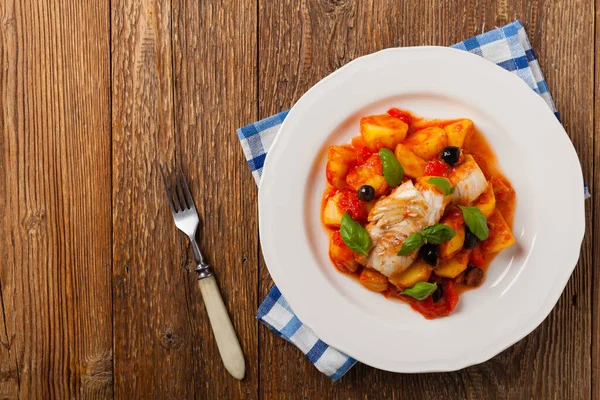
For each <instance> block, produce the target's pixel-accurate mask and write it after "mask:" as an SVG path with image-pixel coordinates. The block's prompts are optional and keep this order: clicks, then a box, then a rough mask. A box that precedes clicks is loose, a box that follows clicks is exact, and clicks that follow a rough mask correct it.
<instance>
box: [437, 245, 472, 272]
mask: <svg viewBox="0 0 600 400" xmlns="http://www.w3.org/2000/svg"><path fill="white" fill-rule="evenodd" d="M470 256H471V250H469V249H462V250H461V251H460V252H459V253H458V254H457V255H456V256H455V257H454V258H451V259H449V260H445V261H441V262H440V264H439V265H438V266H437V268H436V269H435V274H436V275H437V276H441V277H442V278H456V277H457V276H458V275H459V274H460V273H461V272H463V271H464V270H466V269H467V265H469V257H470Z"/></svg>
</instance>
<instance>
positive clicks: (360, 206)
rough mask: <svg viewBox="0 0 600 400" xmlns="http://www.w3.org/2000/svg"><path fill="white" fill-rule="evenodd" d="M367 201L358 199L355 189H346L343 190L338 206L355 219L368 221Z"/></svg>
mask: <svg viewBox="0 0 600 400" xmlns="http://www.w3.org/2000/svg"><path fill="white" fill-rule="evenodd" d="M365 204H366V203H365V202H363V201H360V200H359V199H358V193H356V191H354V190H344V191H342V192H341V196H340V200H339V202H338V206H339V208H340V211H341V212H342V213H345V212H347V213H348V214H349V215H350V216H351V217H352V219H353V220H355V221H360V222H366V221H367V216H368V213H367V208H366V206H365Z"/></svg>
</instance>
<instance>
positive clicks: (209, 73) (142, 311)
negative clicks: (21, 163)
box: [112, 0, 257, 398]
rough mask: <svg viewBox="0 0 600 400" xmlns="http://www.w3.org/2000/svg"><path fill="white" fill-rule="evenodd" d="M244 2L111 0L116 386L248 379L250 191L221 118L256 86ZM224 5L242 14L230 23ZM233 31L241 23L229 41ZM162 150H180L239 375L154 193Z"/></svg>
mask: <svg viewBox="0 0 600 400" xmlns="http://www.w3.org/2000/svg"><path fill="white" fill-rule="evenodd" d="M247 5H249V6H250V9H244V8H243V7H242V5H239V6H236V5H228V4H226V3H225V2H223V4H205V3H204V2H202V3H201V4H198V3H187V2H184V1H181V2H173V4H171V2H170V1H166V0H165V1H156V2H155V1H134V0H131V1H126V2H115V3H114V4H113V30H112V42H113V71H114V74H113V138H114V146H113V184H114V190H115V196H114V221H113V223H114V279H115V313H114V318H115V376H116V380H115V394H116V395H117V396H118V397H119V396H122V397H131V396H132V395H134V394H135V395H136V396H143V395H149V394H160V396H161V397H168V398H172V397H175V398H180V397H192V396H198V393H206V394H207V396H208V397H214V395H215V394H217V393H221V394H222V393H228V394H229V395H230V396H233V397H246V396H247V395H248V394H251V395H252V393H254V394H255V392H256V377H257V365H256V364H254V365H253V364H252V363H251V360H254V359H255V358H256V352H257V350H256V349H257V327H256V322H255V321H254V318H253V315H254V312H255V308H256V303H257V301H256V287H257V255H256V248H257V242H256V236H255V232H256V229H257V228H256V217H255V216H254V213H253V208H252V206H251V205H252V204H254V203H255V197H256V195H255V189H254V188H253V187H252V186H250V190H247V191H244V190H241V187H242V182H248V181H247V179H248V178H249V177H250V175H249V173H248V172H247V171H246V169H245V168H246V167H245V165H244V163H243V158H242V156H241V152H240V149H239V144H238V143H237V139H236V135H235V130H234V128H235V127H236V126H238V125H241V124H242V123H243V122H245V121H247V120H251V119H252V118H253V117H255V116H256V111H255V109H256V106H255V103H253V102H252V101H250V102H248V103H246V104H244V103H241V102H239V99H240V98H245V97H248V96H249V97H253V96H255V95H254V92H253V91H254V90H255V89H254V88H255V86H256V84H255V78H254V77H255V72H254V70H253V65H255V59H256V56H255V53H254V48H255V39H253V36H252V35H251V32H252V29H253V25H252V21H255V15H256V12H255V11H254V12H253V11H252V7H253V6H252V3H250V2H247ZM234 17H239V18H243V19H244V21H246V23H245V24H244V29H245V30H244V31H240V28H239V25H238V24H237V23H236V22H235V21H236V20H235V18H234ZM240 32H245V33H244V35H242V36H241V38H242V40H241V41H240V40H239V39H240V36H239V35H240ZM202 36H204V40H199V39H198V37H202ZM234 39H236V41H235V42H236V43H237V44H233V42H234ZM217 45H219V47H216V46H217ZM218 49H225V50H226V51H225V52H221V51H216V50H218ZM242 56H250V57H251V58H250V61H249V63H248V64H247V67H246V68H245V69H237V68H236V64H234V63H232V62H230V61H231V60H232V57H242ZM173 61H175V66H176V68H175V69H173V68H172V66H173ZM254 68H255V67H254ZM248 72H249V73H248ZM173 79H175V81H176V83H177V84H176V85H175V83H174V82H173ZM173 96H175V101H174V100H173ZM174 104H177V106H176V107H175V108H174ZM174 118H176V121H177V122H176V123H175V124H174ZM173 158H177V159H179V160H180V161H181V162H182V164H183V165H184V169H185V171H186V173H187V176H188V178H189V180H190V185H191V189H192V192H193V195H194V197H195V200H196V204H197V206H198V210H199V212H200V214H201V215H202V216H203V217H204V218H203V219H204V221H203V222H204V227H203V229H202V231H203V234H202V235H200V236H199V238H200V241H201V245H202V247H203V248H204V249H205V250H206V253H207V258H208V259H209V261H211V262H212V263H213V264H214V266H215V270H216V274H217V277H218V281H219V284H220V287H221V290H222V293H223V297H224V300H225V302H226V305H227V306H228V309H229V311H230V312H231V313H232V316H233V323H234V326H235V327H236V329H237V331H238V333H239V336H240V339H241V342H242V346H243V348H244V350H245V351H246V354H247V356H248V358H249V359H250V360H249V362H248V378H247V379H246V380H245V381H244V382H242V383H238V382H235V381H234V380H233V378H231V377H230V376H229V375H227V373H226V372H225V370H224V368H223V366H222V363H221V360H220V358H219V355H218V352H217V348H216V344H215V342H214V338H213V337H212V332H211V331H210V328H209V325H208V319H207V315H206V313H205V310H204V307H203V305H202V300H201V297H200V293H199V291H198V288H197V285H196V274H195V273H194V272H193V267H194V265H193V264H192V263H191V260H192V256H191V252H190V251H189V249H188V245H187V241H186V239H185V237H184V236H182V235H181V234H180V233H179V232H178V231H177V230H176V228H175V226H174V224H173V220H172V217H171V215H170V212H169V209H168V206H167V204H166V199H165V197H164V193H163V189H162V184H161V182H160V179H159V175H158V165H159V163H160V162H165V161H168V160H170V159H173ZM205 199H212V200H211V201H205ZM249 206H250V208H249ZM249 232H250V234H249ZM253 271H254V272H253ZM240 282H243V283H242V284H240ZM210 394H212V396H211V395H210ZM202 397H204V396H202Z"/></svg>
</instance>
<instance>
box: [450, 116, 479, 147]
mask: <svg viewBox="0 0 600 400" xmlns="http://www.w3.org/2000/svg"><path fill="white" fill-rule="evenodd" d="M444 131H446V134H447V135H448V146H456V147H462V146H463V144H464V143H465V138H466V137H467V136H468V135H469V134H470V133H471V132H473V121H471V120H470V119H463V120H460V121H458V122H455V123H453V124H450V125H448V126H445V127H444Z"/></svg>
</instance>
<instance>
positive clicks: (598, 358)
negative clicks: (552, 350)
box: [587, 1, 600, 400]
mask: <svg viewBox="0 0 600 400" xmlns="http://www.w3.org/2000/svg"><path fill="white" fill-rule="evenodd" d="M595 5H596V13H595V28H596V32H595V38H596V40H595V63H594V66H595V71H594V77H595V79H594V83H595V86H594V95H595V96H594V114H593V115H594V130H593V131H591V132H590V133H589V135H590V136H593V137H594V139H593V146H594V157H593V158H592V160H591V163H592V166H593V171H592V174H591V175H588V181H587V182H588V184H589V185H590V192H591V194H592V198H591V199H590V200H588V202H589V203H591V204H589V205H588V208H591V211H592V215H593V221H592V224H591V225H592V229H591V232H592V233H591V237H590V233H587V236H588V240H591V241H592V248H593V253H592V260H598V257H599V256H600V244H599V240H600V236H599V235H597V234H596V232H598V229H600V212H598V210H600V204H599V201H600V192H599V191H600V185H596V182H595V180H596V179H598V177H600V163H598V162H595V160H596V159H597V158H598V157H600V141H599V140H598V139H596V132H597V131H598V127H600V120H598V116H597V115H598V113H600V98H599V97H598V96H600V25H598V24H599V23H600V1H596V4H595ZM588 226H589V225H588ZM595 264H596V265H597V264H598V263H597V262H596V263H595ZM592 265H594V264H593V262H592ZM592 276H593V279H592V310H591V313H592V349H591V350H592V393H591V398H592V399H595V400H600V379H599V378H600V293H599V292H598V287H599V286H598V285H600V272H598V270H597V268H592Z"/></svg>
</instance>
